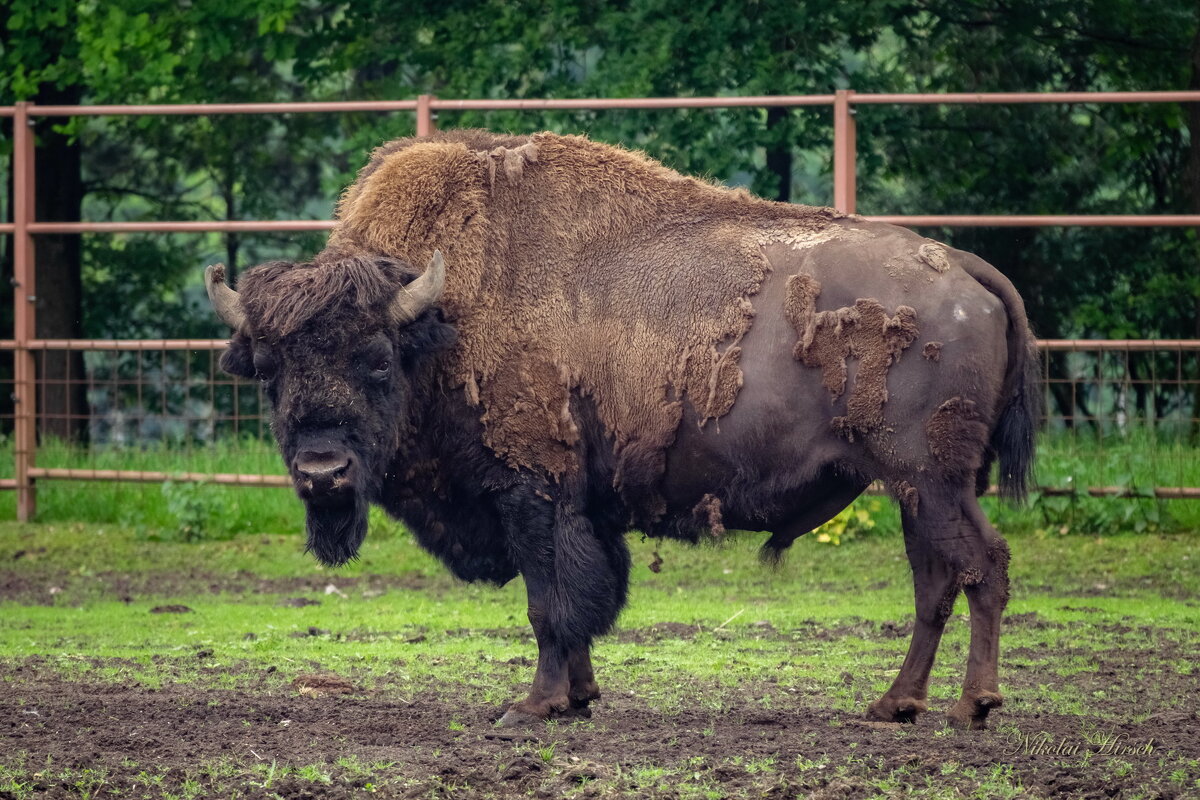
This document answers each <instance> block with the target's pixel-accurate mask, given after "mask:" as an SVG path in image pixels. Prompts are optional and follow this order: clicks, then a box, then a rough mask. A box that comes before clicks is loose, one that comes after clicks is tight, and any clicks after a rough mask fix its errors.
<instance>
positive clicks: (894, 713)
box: [867, 694, 929, 725]
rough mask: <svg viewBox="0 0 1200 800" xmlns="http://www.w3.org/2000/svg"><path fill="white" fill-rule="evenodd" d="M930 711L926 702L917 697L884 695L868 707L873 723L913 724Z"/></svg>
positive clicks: (868, 714)
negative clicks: (920, 715) (919, 716)
mask: <svg viewBox="0 0 1200 800" xmlns="http://www.w3.org/2000/svg"><path fill="white" fill-rule="evenodd" d="M928 709H929V706H927V705H925V701H924V700H918V699H917V698H915V697H893V696H891V695H886V694H885V695H884V696H883V697H881V698H879V699H878V700H876V701H875V702H874V703H871V705H870V706H868V707H867V719H869V720H871V721H872V722H903V723H906V724H910V725H911V724H913V723H915V722H916V721H917V715H918V714H921V713H923V712H925V711H927V710H928Z"/></svg>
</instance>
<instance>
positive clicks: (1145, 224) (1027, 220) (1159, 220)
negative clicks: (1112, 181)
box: [29, 214, 1200, 230]
mask: <svg viewBox="0 0 1200 800" xmlns="http://www.w3.org/2000/svg"><path fill="white" fill-rule="evenodd" d="M865 219H869V220H871V221H873V222H890V223H891V224H893V225H906V226H909V227H935V226H936V227H946V228H1054V227H1071V228H1074V227H1110V228H1121V227H1131V228H1157V227H1163V228H1169V227H1189V228H1190V227H1197V226H1200V214H875V215H868V216H866V217H865ZM29 228H30V230H36V225H30V226H29Z"/></svg>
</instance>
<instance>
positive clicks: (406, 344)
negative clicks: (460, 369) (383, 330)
mask: <svg viewBox="0 0 1200 800" xmlns="http://www.w3.org/2000/svg"><path fill="white" fill-rule="evenodd" d="M441 316H442V315H441V312H437V313H436V314H433V315H430V316H428V317H425V318H424V319H422V320H420V321H418V322H416V323H414V324H412V325H409V326H408V327H406V328H404V329H402V330H401V332H400V353H401V355H402V356H403V358H404V360H405V361H406V362H407V363H409V364H411V363H413V362H415V361H418V360H420V359H421V358H423V357H425V356H430V355H433V354H434V353H437V352H439V351H442V350H446V349H449V348H450V347H453V346H454V343H455V342H456V341H458V331H457V330H455V328H454V326H453V325H449V324H447V323H445V322H442V320H441Z"/></svg>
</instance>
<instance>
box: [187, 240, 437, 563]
mask: <svg viewBox="0 0 1200 800" xmlns="http://www.w3.org/2000/svg"><path fill="white" fill-rule="evenodd" d="M205 283H206V285H207V289H208V295H209V299H210V300H211V301H212V304H213V309H214V310H215V311H216V312H217V316H219V317H220V318H221V319H222V320H223V321H224V322H225V323H226V324H228V325H229V326H230V327H231V328H233V329H234V336H233V338H232V340H231V341H230V343H229V349H227V350H226V351H225V353H224V354H223V355H222V356H221V368H222V369H223V370H225V371H226V372H228V373H230V374H232V375H239V376H242V377H247V378H250V377H256V378H258V379H259V380H260V381H262V383H263V385H264V387H265V390H266V395H267V397H268V399H269V401H270V403H271V410H272V421H271V430H272V432H273V433H274V434H275V439H276V441H277V442H278V443H279V448H280V451H281V452H282V454H283V458H284V462H285V463H286V464H287V468H288V472H289V473H290V475H291V478H292V482H293V484H294V486H295V488H296V493H297V494H298V495H299V496H300V499H301V500H303V501H304V504H305V507H306V509H307V525H306V527H307V531H308V549H309V550H310V551H311V552H312V553H313V554H314V555H315V556H316V557H317V559H318V560H320V561H321V562H322V563H324V564H328V565H340V564H344V563H345V562H346V561H349V560H350V559H351V558H353V557H354V556H355V554H356V553H357V552H358V548H359V545H361V544H362V540H363V538H364V536H365V535H366V531H367V509H368V508H369V505H370V503H371V502H372V501H375V500H378V497H379V492H380V489H381V486H382V484H383V479H384V475H385V473H386V472H387V469H388V466H389V464H391V462H392V460H393V459H394V458H395V457H396V455H397V451H398V449H399V448H400V446H401V443H402V441H403V440H404V437H405V432H406V431H407V430H409V429H410V426H411V425H412V424H414V422H413V417H412V415H411V413H410V412H411V410H412V406H411V402H410V401H411V398H412V395H413V384H414V379H415V376H416V375H417V372H418V369H419V367H420V365H421V363H422V361H423V359H424V357H425V356H427V355H429V354H430V353H433V352H435V351H437V350H439V349H442V348H444V347H447V346H449V345H450V344H451V343H452V342H453V340H454V330H453V328H451V327H450V326H449V325H446V324H445V323H443V322H442V321H441V315H440V312H438V311H437V309H436V307H435V304H436V303H437V301H438V299H439V298H440V296H441V293H442V288H443V285H444V283H445V267H444V265H443V262H442V255H441V253H440V252H435V253H434V255H433V258H432V260H431V261H430V262H429V265H428V267H427V268H426V270H425V272H424V273H422V274H420V275H416V274H415V270H413V269H412V268H411V267H410V266H409V265H408V264H406V263H404V262H402V261H398V260H394V259H389V258H379V257H368V256H347V257H332V258H318V260H316V261H313V262H311V263H306V264H293V263H287V262H274V263H270V264H263V265H261V266H258V267H255V268H254V269H252V270H250V271H249V272H247V273H246V274H245V276H243V278H242V280H241V281H240V282H239V285H238V286H239V289H240V291H238V292H235V291H234V290H233V289H231V288H230V287H229V286H227V285H226V283H225V270H224V267H223V266H221V265H219V264H218V265H214V266H210V267H209V268H208V269H207V270H206V271H205Z"/></svg>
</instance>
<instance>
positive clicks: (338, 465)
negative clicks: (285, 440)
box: [294, 450, 352, 498]
mask: <svg viewBox="0 0 1200 800" xmlns="http://www.w3.org/2000/svg"><path fill="white" fill-rule="evenodd" d="M351 464H352V459H351V458H350V454H349V453H346V452H344V451H341V452H337V451H332V450H326V451H316V450H305V451H303V452H302V453H300V454H299V455H297V456H296V461H295V464H294V466H295V474H296V478H297V485H298V488H299V489H300V494H301V496H302V497H305V498H309V497H313V496H319V495H323V494H328V493H329V492H332V491H334V490H335V489H349V488H351V487H350V468H351Z"/></svg>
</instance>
